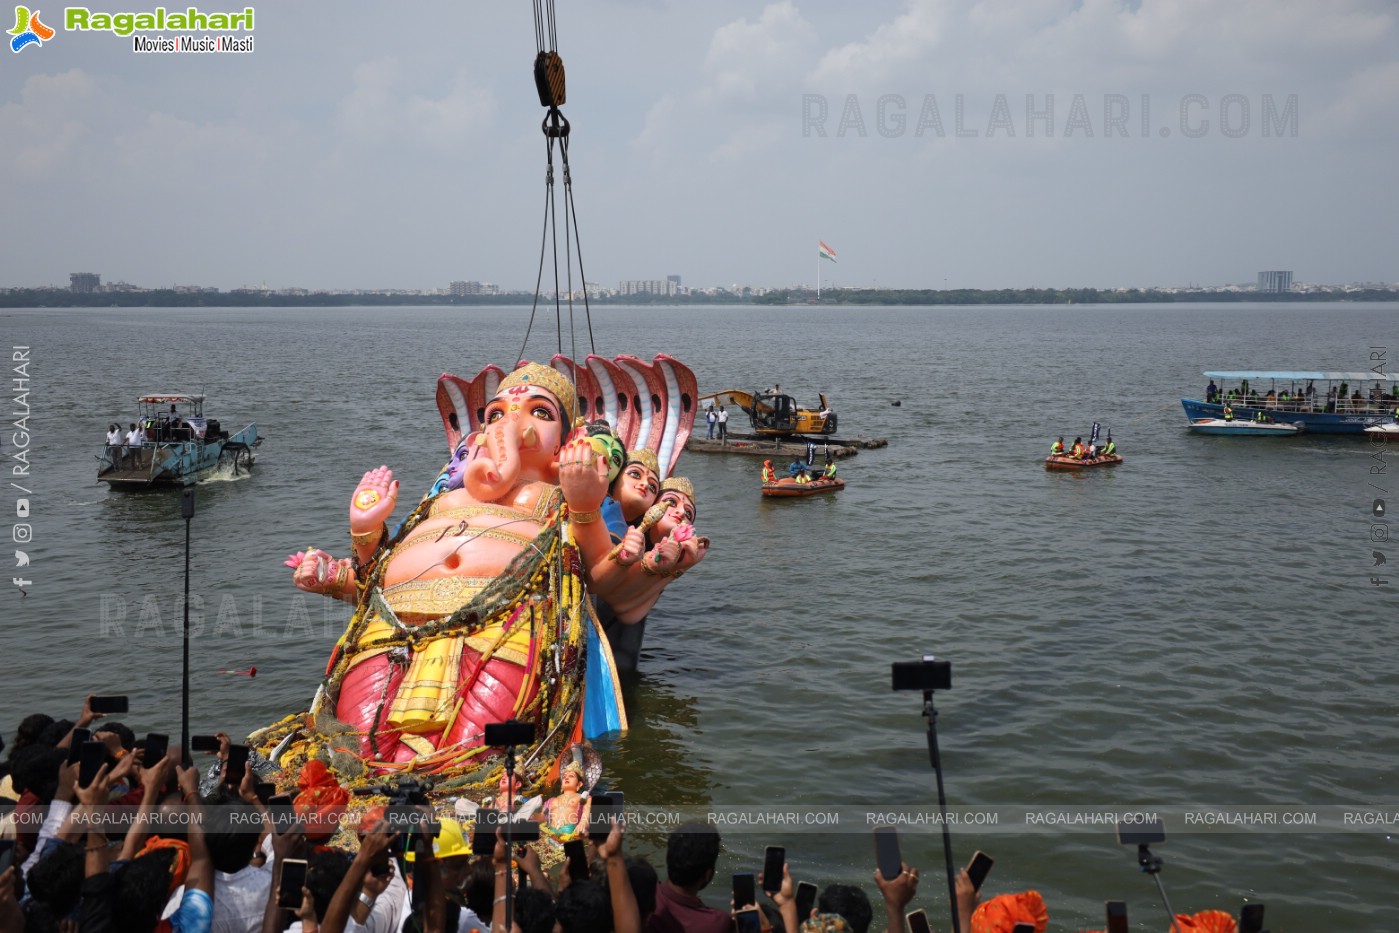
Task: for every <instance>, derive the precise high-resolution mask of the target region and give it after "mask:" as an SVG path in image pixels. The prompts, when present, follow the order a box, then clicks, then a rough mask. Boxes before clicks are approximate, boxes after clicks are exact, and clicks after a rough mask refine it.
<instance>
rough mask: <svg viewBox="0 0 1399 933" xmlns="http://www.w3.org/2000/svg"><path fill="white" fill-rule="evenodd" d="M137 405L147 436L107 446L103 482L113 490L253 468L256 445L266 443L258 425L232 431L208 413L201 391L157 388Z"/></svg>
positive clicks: (176, 482)
mask: <svg viewBox="0 0 1399 933" xmlns="http://www.w3.org/2000/svg"><path fill="white" fill-rule="evenodd" d="M136 405H137V410H138V412H139V423H140V424H141V426H142V427H143V428H145V431H146V441H145V443H144V444H142V445H141V446H140V447H139V448H135V449H134V450H133V449H132V448H129V447H125V446H122V447H103V448H102V452H101V453H100V454H99V455H98V460H99V461H100V463H99V465H98V468H97V480H98V482H102V483H106V484H107V485H108V486H110V487H111V488H113V489H149V488H151V487H152V486H188V485H190V484H192V483H195V482H198V481H199V480H200V478H202V477H205V476H208V475H210V474H212V473H214V472H215V471H220V470H222V471H228V472H231V473H234V474H237V473H242V472H245V471H248V470H251V469H252V468H253V459H254V457H253V450H254V449H255V448H256V447H257V446H258V445H259V444H261V443H262V438H260V437H258V434H257V425H256V424H249V425H248V426H247V427H245V428H243V429H242V430H241V431H238V432H237V433H236V434H229V433H228V432H227V431H225V430H224V429H223V426H222V425H221V424H219V422H218V420H217V419H214V418H206V417H205V416H204V396H202V395H186V394H183V393H170V392H157V393H152V394H150V395H143V396H141V397H140V398H138V399H137V400H136ZM124 435H125V432H123V436H124Z"/></svg>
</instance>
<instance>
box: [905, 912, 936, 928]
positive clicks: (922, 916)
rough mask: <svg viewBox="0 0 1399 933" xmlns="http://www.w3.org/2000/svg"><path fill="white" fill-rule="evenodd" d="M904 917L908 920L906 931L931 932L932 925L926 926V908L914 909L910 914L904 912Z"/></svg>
mask: <svg viewBox="0 0 1399 933" xmlns="http://www.w3.org/2000/svg"><path fill="white" fill-rule="evenodd" d="M904 919H905V920H907V921H908V933H933V930H932V927H930V926H928V912H927V911H926V910H915V911H914V912H913V913H911V914H904Z"/></svg>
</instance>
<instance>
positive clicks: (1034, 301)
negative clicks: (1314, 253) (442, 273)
mask: <svg viewBox="0 0 1399 933" xmlns="http://www.w3.org/2000/svg"><path fill="white" fill-rule="evenodd" d="M531 300H532V298H531V297H530V296H528V295H518V294H516V295H466V296H460V295H351V294H339V293H331V294H326V293H315V294H310V295H276V294H271V293H268V292H243V291H237V292H180V291H175V290H174V289H157V290H152V291H142V292H93V293H89V294H82V293H74V292H71V291H69V290H68V289H66V288H33V289H12V290H10V291H8V292H0V308H201V307H210V308H228V307H235V308H338V307H346V306H354V305H368V306H377V307H396V306H403V305H448V306H450V305H521V304H529V303H530V302H531ZM815 300H816V293H815V291H814V290H812V289H783V290H779V291H772V292H768V293H767V294H765V295H760V296H757V297H749V296H746V295H742V294H738V293H735V292H720V293H718V294H714V295H707V294H702V295H695V294H691V295H674V296H668V295H625V296H613V297H606V298H590V299H589V303H590V304H595V305H692V304H746V303H752V304H760V305H786V304H809V303H812V302H814V301H815ZM553 301H554V300H553V299H552V298H540V299H539V302H540V304H544V305H547V304H553ZM1194 301H1267V302H1297V301H1399V291H1393V290H1387V289H1378V288H1368V289H1363V290H1359V291H1351V292H1306V293H1303V292H1282V293H1276V294H1274V293H1266V292H1240V291H1223V290H1220V291H1196V292H1163V291H1156V290H1153V289H1135V288H1134V289H1129V290H1127V291H1105V290H1101V289H1096V288H995V289H975V288H954V289H943V290H935V289H909V288H897V289H895V288H876V289H849V288H842V289H831V290H823V291H822V292H821V304H823V305H825V304H840V305H1067V304H1085V305H1086V304H1132V303H1139V304H1147V303H1170V302H1194ZM581 303H582V302H581V299H580V300H576V301H575V302H574V304H575V305H577V304H581Z"/></svg>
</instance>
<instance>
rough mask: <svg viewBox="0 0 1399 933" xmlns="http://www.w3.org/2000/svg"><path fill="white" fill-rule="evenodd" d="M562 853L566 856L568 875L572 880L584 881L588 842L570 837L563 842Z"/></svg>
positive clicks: (586, 869) (585, 877)
mask: <svg viewBox="0 0 1399 933" xmlns="http://www.w3.org/2000/svg"><path fill="white" fill-rule="evenodd" d="M563 854H564V855H565V856H566V857H567V858H568V877H569V878H570V879H571V880H573V881H586V880H587V878H588V844H587V843H586V842H584V841H583V840H582V839H570V840H568V842H565V843H564V844H563Z"/></svg>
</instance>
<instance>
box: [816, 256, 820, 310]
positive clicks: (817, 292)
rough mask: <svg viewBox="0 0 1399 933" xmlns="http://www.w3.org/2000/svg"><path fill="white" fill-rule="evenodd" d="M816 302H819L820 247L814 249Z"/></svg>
mask: <svg viewBox="0 0 1399 933" xmlns="http://www.w3.org/2000/svg"><path fill="white" fill-rule="evenodd" d="M816 300H817V301H820V300H821V247H820V246H817V247H816Z"/></svg>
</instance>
